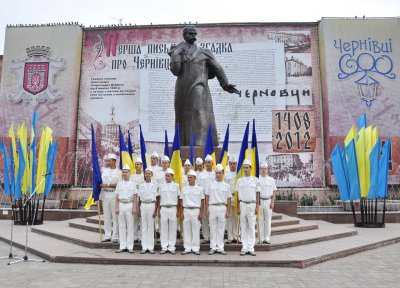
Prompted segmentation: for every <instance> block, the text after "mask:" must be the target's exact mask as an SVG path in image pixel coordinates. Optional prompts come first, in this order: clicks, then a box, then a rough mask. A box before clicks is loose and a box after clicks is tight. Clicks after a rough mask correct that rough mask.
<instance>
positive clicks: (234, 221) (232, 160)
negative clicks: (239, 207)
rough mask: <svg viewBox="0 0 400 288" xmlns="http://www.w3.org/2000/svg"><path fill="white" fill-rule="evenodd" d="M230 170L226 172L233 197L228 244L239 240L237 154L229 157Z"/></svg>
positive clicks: (228, 225)
mask: <svg viewBox="0 0 400 288" xmlns="http://www.w3.org/2000/svg"><path fill="white" fill-rule="evenodd" d="M228 166H229V168H228V169H229V170H228V171H227V172H226V173H225V177H224V181H225V182H226V183H228V184H229V189H230V191H231V195H232V199H231V211H230V212H229V218H228V219H227V221H226V230H227V232H228V240H227V241H226V243H227V244H230V243H232V242H233V241H235V242H236V241H237V239H238V236H237V225H238V218H237V217H235V201H234V197H235V183H236V169H237V160H236V157H235V156H231V157H229V161H228Z"/></svg>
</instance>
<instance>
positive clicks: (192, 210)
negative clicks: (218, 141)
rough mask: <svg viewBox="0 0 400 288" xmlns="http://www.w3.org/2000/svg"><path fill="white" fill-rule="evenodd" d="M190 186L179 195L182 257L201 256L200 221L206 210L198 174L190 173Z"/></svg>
mask: <svg viewBox="0 0 400 288" xmlns="http://www.w3.org/2000/svg"><path fill="white" fill-rule="evenodd" d="M188 182H189V185H188V186H186V187H183V189H182V192H181V194H180V195H179V207H180V209H181V213H180V215H181V217H182V219H181V221H183V233H184V235H183V239H184V240H183V247H184V249H185V250H184V251H183V252H182V255H186V254H188V253H190V252H193V253H194V254H196V255H200V221H201V217H202V215H203V210H204V193H203V188H201V187H200V186H199V185H197V184H196V172H194V171H193V170H190V171H189V173H188Z"/></svg>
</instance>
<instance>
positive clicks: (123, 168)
mask: <svg viewBox="0 0 400 288" xmlns="http://www.w3.org/2000/svg"><path fill="white" fill-rule="evenodd" d="M122 170H129V171H131V167H129V165H128V164H125V165H124V167H122Z"/></svg>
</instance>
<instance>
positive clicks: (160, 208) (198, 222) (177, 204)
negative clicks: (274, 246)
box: [101, 152, 277, 256]
mask: <svg viewBox="0 0 400 288" xmlns="http://www.w3.org/2000/svg"><path fill="white" fill-rule="evenodd" d="M104 160H105V167H103V169H102V182H103V184H101V188H102V192H103V193H101V200H102V205H103V211H104V231H105V235H104V238H103V242H110V241H111V242H114V243H117V242H119V249H118V250H116V251H115V252H116V253H122V252H129V253H134V249H133V248H134V245H135V243H137V244H138V243H140V245H141V252H140V253H141V254H145V253H150V254H154V253H155V251H154V246H155V242H156V239H157V237H156V235H157V234H156V230H158V231H159V235H160V242H161V251H160V254H165V253H171V254H176V241H177V236H178V231H179V232H180V235H181V238H182V242H183V248H184V251H183V252H182V255H186V254H189V253H193V254H196V255H200V239H201V237H202V239H203V241H202V242H201V243H202V244H209V245H210V250H209V252H208V254H209V255H212V254H215V253H219V254H222V255H226V254H227V253H226V251H225V249H224V245H225V244H231V243H240V242H241V244H242V249H241V252H240V255H242V256H243V255H246V254H249V255H252V256H255V255H256V253H255V251H254V246H255V244H256V225H258V229H257V230H258V233H257V234H258V238H259V239H258V240H259V243H260V244H271V220H272V210H273V208H274V200H275V196H274V191H276V189H277V188H276V185H275V181H274V179H273V178H272V177H270V176H268V165H267V163H265V162H263V163H261V164H260V177H255V176H251V166H252V165H253V164H252V163H251V162H250V161H249V160H248V159H245V160H244V161H243V163H242V169H243V173H244V176H243V177H240V178H238V177H237V166H238V163H237V159H236V157H234V156H231V157H230V159H229V161H228V167H223V166H222V165H221V164H217V165H216V166H215V165H214V163H213V158H212V157H211V156H210V155H207V156H206V157H205V159H204V162H203V159H201V158H197V159H196V161H195V167H192V164H191V162H190V161H189V160H186V161H185V163H184V165H183V168H182V175H183V181H182V189H180V186H179V185H178V184H177V183H175V182H174V174H175V173H174V171H173V170H172V169H171V168H169V165H170V159H169V157H168V156H163V157H161V166H158V165H157V164H158V160H159V155H158V154H157V153H156V152H154V153H153V154H151V165H150V166H149V167H147V168H146V169H145V171H143V162H142V159H140V158H135V173H133V174H132V173H131V171H130V167H129V165H125V166H123V167H122V171H121V170H120V169H118V168H117V167H116V162H117V156H116V155H115V154H108V155H106V157H105V159H104ZM213 166H214V167H215V169H214V170H213ZM194 168H195V169H194ZM236 193H237V194H236ZM235 194H236V200H235ZM225 231H227V240H225V239H224V235H225Z"/></svg>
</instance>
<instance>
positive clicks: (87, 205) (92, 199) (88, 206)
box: [83, 193, 96, 210]
mask: <svg viewBox="0 0 400 288" xmlns="http://www.w3.org/2000/svg"><path fill="white" fill-rule="evenodd" d="M94 204H96V202H95V201H94V198H93V193H90V197H89V199H88V200H87V202H86V204H85V206H84V207H83V209H85V210H89V209H90V207H92V205H94Z"/></svg>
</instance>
